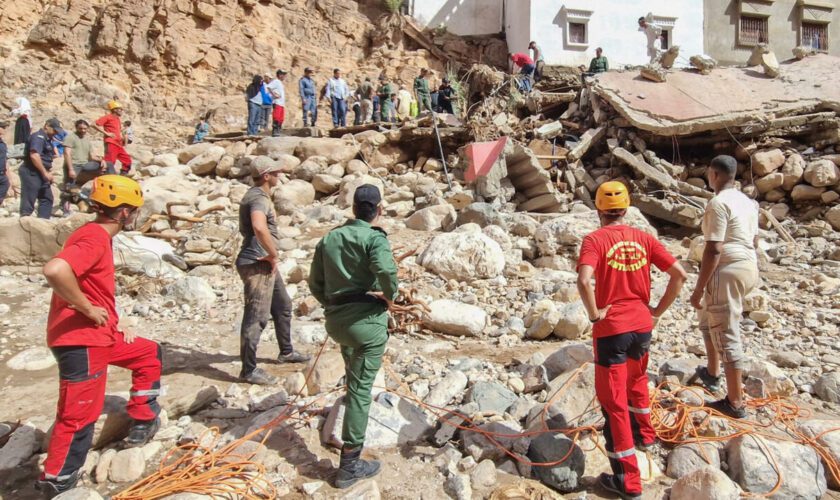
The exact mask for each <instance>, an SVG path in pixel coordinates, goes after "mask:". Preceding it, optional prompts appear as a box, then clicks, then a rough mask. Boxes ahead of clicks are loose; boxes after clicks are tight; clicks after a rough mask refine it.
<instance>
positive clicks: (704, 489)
mask: <svg viewBox="0 0 840 500" xmlns="http://www.w3.org/2000/svg"><path fill="white" fill-rule="evenodd" d="M671 498H673V499H674V500H679V499H682V498H685V499H686V500H688V499H690V500H738V499H739V498H741V489H740V488H739V487H738V485H737V484H735V483H734V482H733V481H732V480H731V479H729V477H728V476H727V475H726V474H724V472H723V471H721V470H720V469H716V468H712V467H702V468H700V469H697V470H695V471H694V472H692V473H690V474H686V475H685V476H683V477H681V478H680V479H678V480H677V482H675V483H674V485H673V486H672V487H671Z"/></svg>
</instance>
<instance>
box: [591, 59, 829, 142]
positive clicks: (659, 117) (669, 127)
mask: <svg viewBox="0 0 840 500" xmlns="http://www.w3.org/2000/svg"><path fill="white" fill-rule="evenodd" d="M838 64H840V58H838V57H834V56H830V55H827V54H817V55H815V56H813V57H808V58H805V59H803V60H802V61H796V62H793V63H791V64H785V65H783V66H782V67H781V68H780V70H779V71H780V75H781V77H780V78H776V79H770V78H761V77H760V76H758V77H757V73H756V70H755V69H751V68H717V69H715V71H714V72H713V73H711V74H709V75H701V74H699V73H697V72H692V71H675V72H673V73H671V74H669V75H668V81H667V82H665V83H663V84H661V85H650V83H649V82H648V81H645V80H642V79H639V78H637V76H638V75H637V74H635V73H633V72H618V71H610V72H607V73H603V74H602V75H600V76H599V78H598V79H597V80H596V81H594V82H593V83H592V85H591V87H590V88H591V89H592V91H593V92H595V93H596V94H598V96H599V97H601V98H602V99H604V100H606V101H607V102H608V103H609V104H610V105H611V106H612V107H613V109H615V110H616V111H617V112H618V113H619V114H620V115H621V116H622V117H624V118H625V119H626V120H627V121H629V122H630V124H631V125H633V126H634V127H636V128H639V129H641V130H644V131H648V132H652V133H654V134H656V135H657V136H672V135H688V134H698V133H700V132H705V131H710V130H721V131H722V137H724V136H725V137H728V134H726V132H725V130H724V129H725V128H726V127H730V128H732V127H737V126H741V125H745V124H750V123H754V124H760V123H763V122H765V121H767V120H768V119H770V118H773V117H782V119H790V118H791V117H795V116H796V115H798V114H806V113H813V112H814V109H816V108H817V107H820V106H826V107H829V108H831V109H835V108H836V107H837V106H838V103H840V86H837V85H825V82H826V81H831V79H832V78H834V76H833V75H834V74H835V73H836V68H837V66H838ZM785 75H790V76H791V78H785ZM764 129H766V127H765V128H764ZM815 147H816V146H815Z"/></svg>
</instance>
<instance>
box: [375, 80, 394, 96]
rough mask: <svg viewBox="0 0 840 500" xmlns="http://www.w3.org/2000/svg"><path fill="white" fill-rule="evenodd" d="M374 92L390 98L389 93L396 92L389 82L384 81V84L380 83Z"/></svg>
mask: <svg viewBox="0 0 840 500" xmlns="http://www.w3.org/2000/svg"><path fill="white" fill-rule="evenodd" d="M376 93H377V94H379V96H380V97H385V98H386V99H390V98H391V94H395V93H396V92H394V89H393V88H392V87H391V84H390V83H386V84H385V85H380V86H379V88H378V89H377V90H376Z"/></svg>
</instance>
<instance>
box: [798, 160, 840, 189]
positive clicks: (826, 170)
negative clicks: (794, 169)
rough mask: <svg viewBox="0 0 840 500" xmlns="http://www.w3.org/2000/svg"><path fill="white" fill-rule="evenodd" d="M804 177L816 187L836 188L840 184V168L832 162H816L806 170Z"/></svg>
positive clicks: (810, 164)
mask: <svg viewBox="0 0 840 500" xmlns="http://www.w3.org/2000/svg"><path fill="white" fill-rule="evenodd" d="M804 177H805V182H807V183H808V184H810V185H812V186H814V187H828V186H834V185H836V184H837V183H838V182H840V168H837V165H835V164H834V162H833V161H831V160H816V161H812V162H811V163H809V164H808V167H807V168H805V174H804Z"/></svg>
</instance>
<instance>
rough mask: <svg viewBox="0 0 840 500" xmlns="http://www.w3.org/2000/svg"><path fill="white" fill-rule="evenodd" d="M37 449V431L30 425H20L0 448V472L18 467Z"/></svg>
mask: <svg viewBox="0 0 840 500" xmlns="http://www.w3.org/2000/svg"><path fill="white" fill-rule="evenodd" d="M39 448H40V440H39V438H38V430H37V429H36V428H35V427H34V426H32V425H30V424H23V425H21V426H20V427H18V428H17V429H15V430H14V432H12V434H11V436H9V439H8V441H6V444H4V445H3V447H2V448H0V471H7V470H10V469H14V468H15V467H19V466H20V465H22V464H23V463H24V462H26V461H27V460H29V457H31V456H32V455H33V454H34V453H36V452H37V451H38V449H39Z"/></svg>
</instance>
